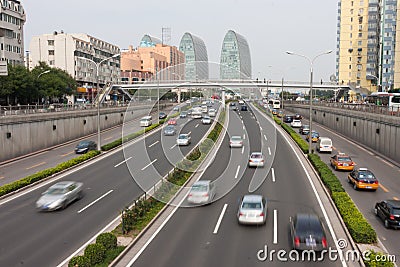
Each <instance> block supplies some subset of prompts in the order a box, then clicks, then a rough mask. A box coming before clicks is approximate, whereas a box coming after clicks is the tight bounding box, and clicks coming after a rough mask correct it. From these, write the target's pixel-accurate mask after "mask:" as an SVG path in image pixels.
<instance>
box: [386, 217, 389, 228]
mask: <svg viewBox="0 0 400 267" xmlns="http://www.w3.org/2000/svg"><path fill="white" fill-rule="evenodd" d="M385 228H387V229H389V221H388V220H386V219H385Z"/></svg>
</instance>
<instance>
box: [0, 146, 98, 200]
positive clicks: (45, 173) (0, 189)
mask: <svg viewBox="0 0 400 267" xmlns="http://www.w3.org/2000/svg"><path fill="white" fill-rule="evenodd" d="M98 154H100V151H97V150H93V151H89V152H88V153H86V154H84V155H82V156H79V157H76V158H73V159H70V160H68V161H66V162H63V163H60V164H58V165H57V166H55V167H53V168H49V169H45V170H42V171H39V172H37V173H34V174H31V175H29V176H27V177H25V178H22V179H19V180H18V181H15V182H12V183H9V184H5V185H2V186H0V196H3V195H5V194H8V193H11V192H14V191H16V190H18V189H20V188H22V187H25V186H27V185H30V184H33V183H34V182H37V181H39V180H42V179H44V178H47V177H49V176H51V175H53V174H56V173H58V172H61V171H63V170H66V169H68V168H70V167H72V166H75V165H77V164H79V163H81V162H84V161H85V160H88V159H90V158H93V157H95V156H97V155H98Z"/></svg>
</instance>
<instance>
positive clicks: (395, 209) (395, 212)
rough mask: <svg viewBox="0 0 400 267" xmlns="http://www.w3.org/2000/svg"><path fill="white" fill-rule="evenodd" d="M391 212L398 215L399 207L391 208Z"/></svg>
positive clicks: (399, 212)
mask: <svg viewBox="0 0 400 267" xmlns="http://www.w3.org/2000/svg"><path fill="white" fill-rule="evenodd" d="M392 214H393V215H399V216H400V209H398V208H393V209H392Z"/></svg>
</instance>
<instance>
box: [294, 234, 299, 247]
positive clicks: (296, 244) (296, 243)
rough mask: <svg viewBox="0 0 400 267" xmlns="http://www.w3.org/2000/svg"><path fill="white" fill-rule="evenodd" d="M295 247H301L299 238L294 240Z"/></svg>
mask: <svg viewBox="0 0 400 267" xmlns="http://www.w3.org/2000/svg"><path fill="white" fill-rule="evenodd" d="M294 245H295V246H296V247H298V246H300V238H299V237H298V236H296V237H295V238H294Z"/></svg>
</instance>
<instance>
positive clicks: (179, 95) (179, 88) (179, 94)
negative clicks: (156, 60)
mask: <svg viewBox="0 0 400 267" xmlns="http://www.w3.org/2000/svg"><path fill="white" fill-rule="evenodd" d="M172 74H173V75H176V76H178V77H179V80H182V75H179V74H178V73H175V72H172ZM180 103H181V87H180V86H179V87H178V105H179V104H180Z"/></svg>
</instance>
